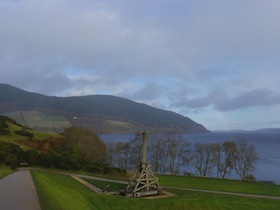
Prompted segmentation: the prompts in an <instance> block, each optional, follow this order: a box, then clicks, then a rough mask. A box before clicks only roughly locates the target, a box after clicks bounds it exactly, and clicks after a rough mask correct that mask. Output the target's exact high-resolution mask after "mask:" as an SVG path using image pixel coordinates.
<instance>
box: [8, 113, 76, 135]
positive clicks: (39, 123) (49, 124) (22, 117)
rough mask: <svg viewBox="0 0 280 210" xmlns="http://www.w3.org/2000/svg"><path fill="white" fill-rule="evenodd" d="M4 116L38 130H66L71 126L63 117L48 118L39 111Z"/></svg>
mask: <svg viewBox="0 0 280 210" xmlns="http://www.w3.org/2000/svg"><path fill="white" fill-rule="evenodd" d="M4 115H5V116H8V117H10V118H12V119H14V120H16V121H17V122H19V123H20V124H22V125H24V126H27V127H30V128H33V129H36V130H45V131H47V130H64V129H65V128H67V127H70V126H71V124H70V122H69V121H68V120H67V119H65V117H63V116H48V115H45V114H43V113H41V112H38V111H15V112H8V113H4Z"/></svg>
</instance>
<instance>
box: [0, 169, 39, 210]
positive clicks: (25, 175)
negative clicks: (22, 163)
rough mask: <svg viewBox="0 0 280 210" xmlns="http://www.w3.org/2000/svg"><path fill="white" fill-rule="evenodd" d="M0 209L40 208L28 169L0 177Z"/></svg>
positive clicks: (24, 209) (28, 209)
mask: <svg viewBox="0 0 280 210" xmlns="http://www.w3.org/2000/svg"><path fill="white" fill-rule="evenodd" d="M0 209H1V210H40V209H41V207H40V204H39V198H38V196H37V192H36V189H35V186H34V183H33V180H32V177H31V174H30V171H29V170H20V171H16V172H14V173H12V174H10V175H8V176H6V177H4V178H3V179H0Z"/></svg>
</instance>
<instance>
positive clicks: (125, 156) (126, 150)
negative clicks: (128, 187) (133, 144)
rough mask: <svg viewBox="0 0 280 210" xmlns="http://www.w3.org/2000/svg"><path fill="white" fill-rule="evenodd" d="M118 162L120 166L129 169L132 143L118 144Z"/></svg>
mask: <svg viewBox="0 0 280 210" xmlns="http://www.w3.org/2000/svg"><path fill="white" fill-rule="evenodd" d="M116 154H117V155H116V156H117V158H116V162H117V164H118V167H119V168H122V169H125V170H127V169H128V163H129V162H128V161H129V154H130V144H129V143H123V142H118V143H117V144H116Z"/></svg>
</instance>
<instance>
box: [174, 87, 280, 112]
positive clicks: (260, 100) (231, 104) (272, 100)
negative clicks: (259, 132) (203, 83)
mask: <svg viewBox="0 0 280 210" xmlns="http://www.w3.org/2000/svg"><path fill="white" fill-rule="evenodd" d="M275 104H280V94H278V93H275V92H272V91H270V90H268V89H257V90H252V91H248V92H244V93H241V94H240V95H239V96H236V97H232V98H230V97H229V96H228V95H227V93H226V92H225V91H219V90H216V91H213V92H212V93H210V94H208V95H207V96H205V97H201V98H196V99H187V98H184V99H182V100H181V101H179V102H177V103H176V104H174V106H177V107H188V108H195V109H197V108H202V107H207V106H213V108H214V109H216V110H219V111H233V110H237V109H246V108H249V107H255V106H270V105H275Z"/></svg>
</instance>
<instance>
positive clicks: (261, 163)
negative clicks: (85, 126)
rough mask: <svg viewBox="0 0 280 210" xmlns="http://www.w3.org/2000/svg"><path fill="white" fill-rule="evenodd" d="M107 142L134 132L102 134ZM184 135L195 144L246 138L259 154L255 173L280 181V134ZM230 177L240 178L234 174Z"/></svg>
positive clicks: (259, 177) (117, 140) (117, 139)
mask: <svg viewBox="0 0 280 210" xmlns="http://www.w3.org/2000/svg"><path fill="white" fill-rule="evenodd" d="M101 137H102V139H103V140H104V141H105V142H127V141H129V139H131V138H133V137H134V135H133V134H121V135H113V134H107V135H101ZM184 137H185V138H186V139H187V140H188V141H189V142H190V143H191V144H192V145H193V144H195V143H197V142H199V143H223V142H224V141H239V140H245V141H246V142H248V143H250V144H253V145H254V146H255V149H256V151H257V153H258V155H259V158H260V159H259V160H258V161H257V163H256V165H255V171H254V172H253V174H254V175H255V177H256V178H257V179H258V180H269V181H276V182H278V183H280V152H279V151H280V134H279V133H276V134H268V133H265V134H263V133H262V134H260V133H199V134H185V135H184ZM229 178H239V177H238V176H237V175H236V174H234V173H233V174H232V175H231V176H230V177H229Z"/></svg>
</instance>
